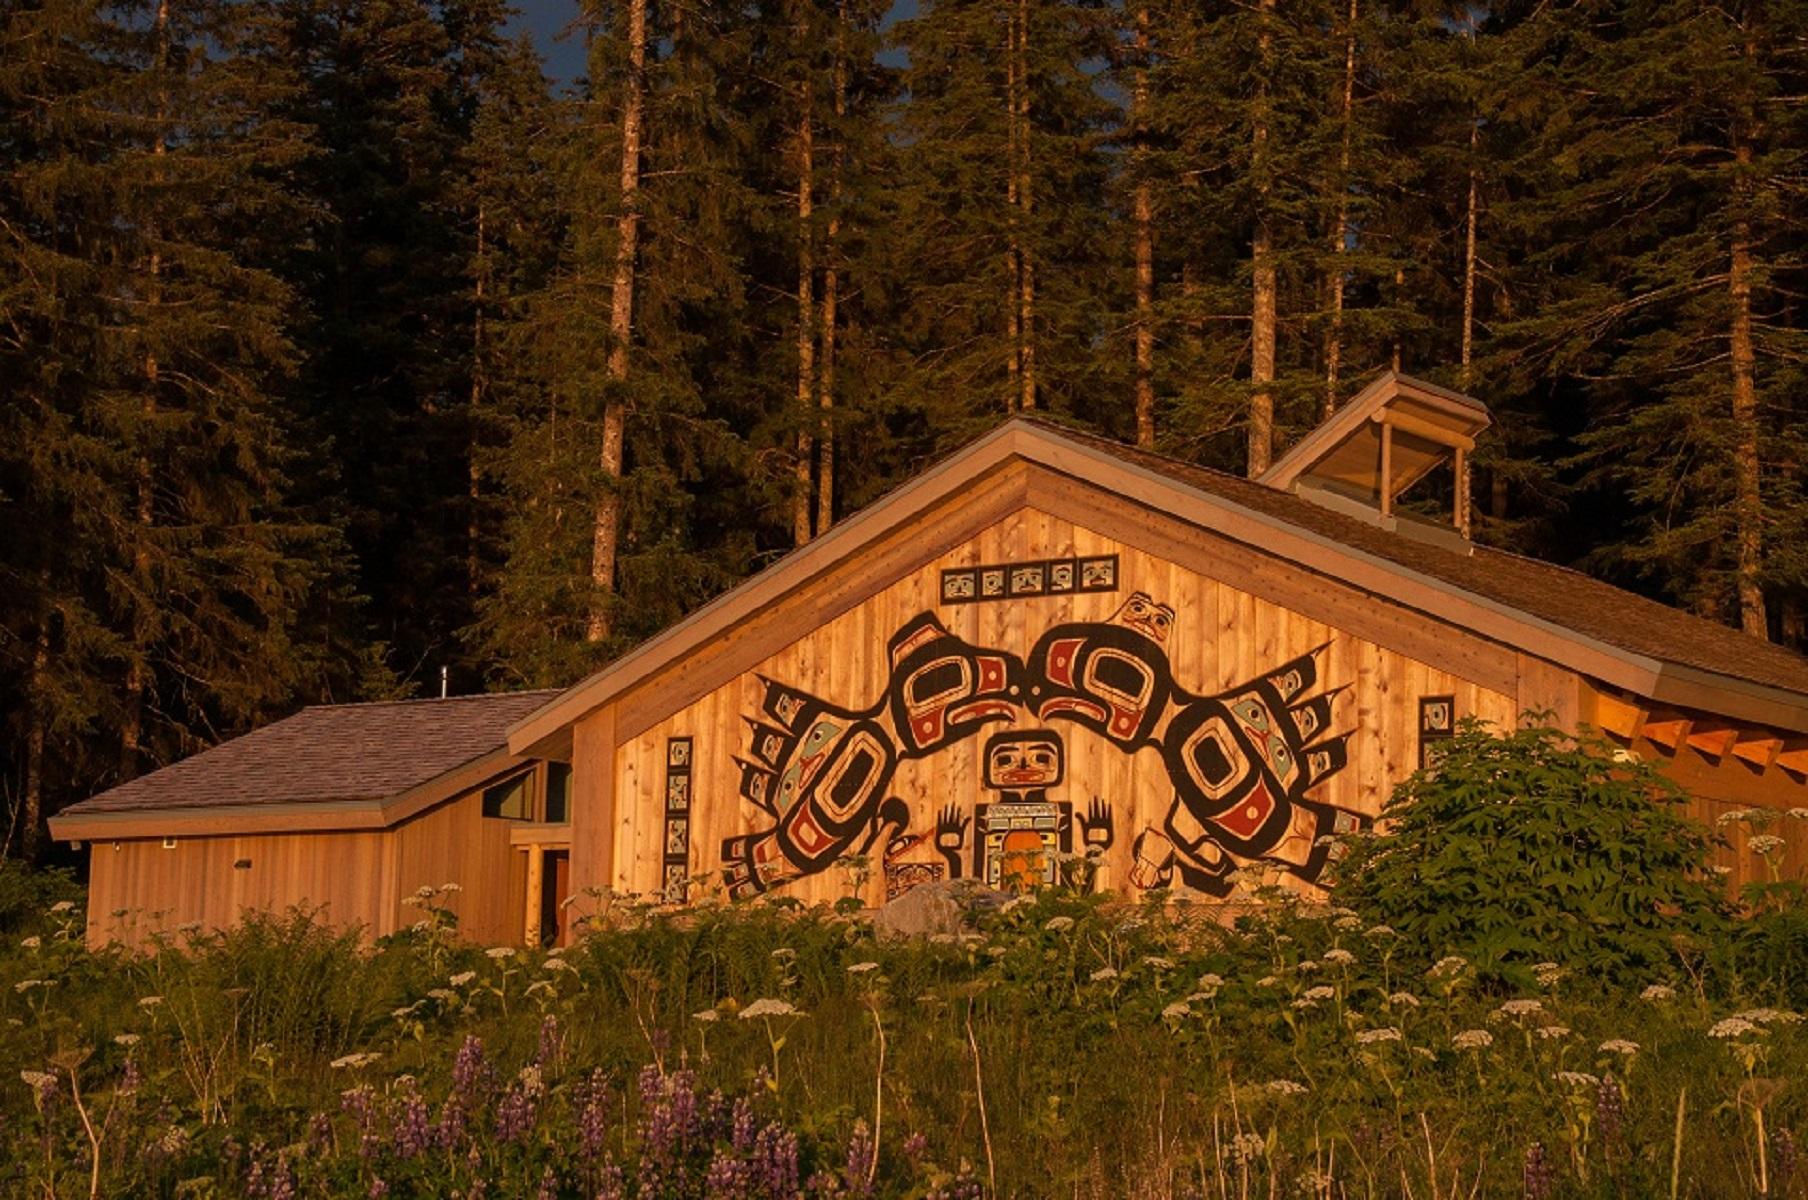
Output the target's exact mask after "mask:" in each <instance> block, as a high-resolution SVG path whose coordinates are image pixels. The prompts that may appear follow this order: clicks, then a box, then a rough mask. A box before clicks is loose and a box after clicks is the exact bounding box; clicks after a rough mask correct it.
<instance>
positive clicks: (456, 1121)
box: [433, 1096, 465, 1150]
mask: <svg viewBox="0 0 1808 1200" xmlns="http://www.w3.org/2000/svg"><path fill="white" fill-rule="evenodd" d="M464 1139H465V1110H464V1107H463V1106H462V1105H460V1104H459V1103H457V1102H456V1101H455V1100H453V1099H452V1097H450V1096H448V1097H446V1102H445V1103H444V1104H442V1105H440V1106H439V1120H438V1121H437V1122H435V1123H434V1126H433V1144H434V1145H436V1146H438V1147H439V1148H440V1149H441V1150H451V1149H453V1148H454V1147H456V1146H457V1145H458V1144H459V1143H460V1142H462V1141H464Z"/></svg>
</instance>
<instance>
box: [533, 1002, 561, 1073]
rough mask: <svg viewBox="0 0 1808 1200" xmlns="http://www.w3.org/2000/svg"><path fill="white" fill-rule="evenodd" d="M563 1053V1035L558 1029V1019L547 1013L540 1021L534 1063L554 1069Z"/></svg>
mask: <svg viewBox="0 0 1808 1200" xmlns="http://www.w3.org/2000/svg"><path fill="white" fill-rule="evenodd" d="M564 1053H565V1035H564V1033H563V1032H561V1031H560V1029H559V1018H558V1017H556V1016H554V1015H553V1014H552V1013H547V1014H546V1015H545V1016H544V1017H542V1018H541V1019H540V1044H539V1047H538V1048H537V1049H536V1050H535V1051H534V1062H535V1063H537V1064H539V1065H540V1066H542V1067H556V1066H558V1065H559V1060H560V1058H562V1057H563V1056H564Z"/></svg>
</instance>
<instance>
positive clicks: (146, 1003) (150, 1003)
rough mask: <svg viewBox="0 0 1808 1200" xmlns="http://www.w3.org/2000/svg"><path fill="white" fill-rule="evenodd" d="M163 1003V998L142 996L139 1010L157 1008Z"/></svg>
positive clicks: (139, 1000) (139, 998)
mask: <svg viewBox="0 0 1808 1200" xmlns="http://www.w3.org/2000/svg"><path fill="white" fill-rule="evenodd" d="M162 1003H163V997H162V996H140V997H138V1007H139V1008H156V1007H157V1006H158V1005H159V1004H162Z"/></svg>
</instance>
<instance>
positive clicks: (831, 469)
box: [816, 0, 848, 536]
mask: <svg viewBox="0 0 1808 1200" xmlns="http://www.w3.org/2000/svg"><path fill="white" fill-rule="evenodd" d="M847 84H848V74H847V0H841V2H840V3H838V4H837V5H836V6H835V129H834V146H835V150H834V156H833V159H832V165H831V174H830V178H829V226H828V230H827V232H826V235H825V237H824V243H823V258H822V319H821V321H820V325H821V332H822V353H821V355H820V360H819V362H818V364H817V374H816V388H817V395H818V397H819V399H818V404H817V407H818V408H819V409H820V411H821V417H822V420H821V423H820V424H819V425H818V427H817V431H816V533H817V535H818V536H821V535H822V534H824V533H827V532H828V529H829V526H831V525H833V524H834V523H835V321H836V317H837V313H836V308H837V306H838V305H839V304H840V301H841V271H840V265H841V264H840V263H839V262H838V261H837V259H836V257H835V256H836V254H837V253H838V251H839V246H840V239H841V187H842V172H843V171H844V170H845V169H846V166H847V144H846V138H847Z"/></svg>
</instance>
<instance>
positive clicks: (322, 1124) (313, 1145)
mask: <svg viewBox="0 0 1808 1200" xmlns="http://www.w3.org/2000/svg"><path fill="white" fill-rule="evenodd" d="M307 1145H308V1151H309V1153H311V1154H313V1155H315V1156H320V1155H324V1154H325V1153H326V1152H327V1151H328V1150H330V1149H332V1146H333V1118H331V1117H329V1116H327V1115H326V1114H325V1113H323V1112H317V1113H315V1114H314V1115H313V1116H311V1117H309V1118H308V1137H307Z"/></svg>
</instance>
